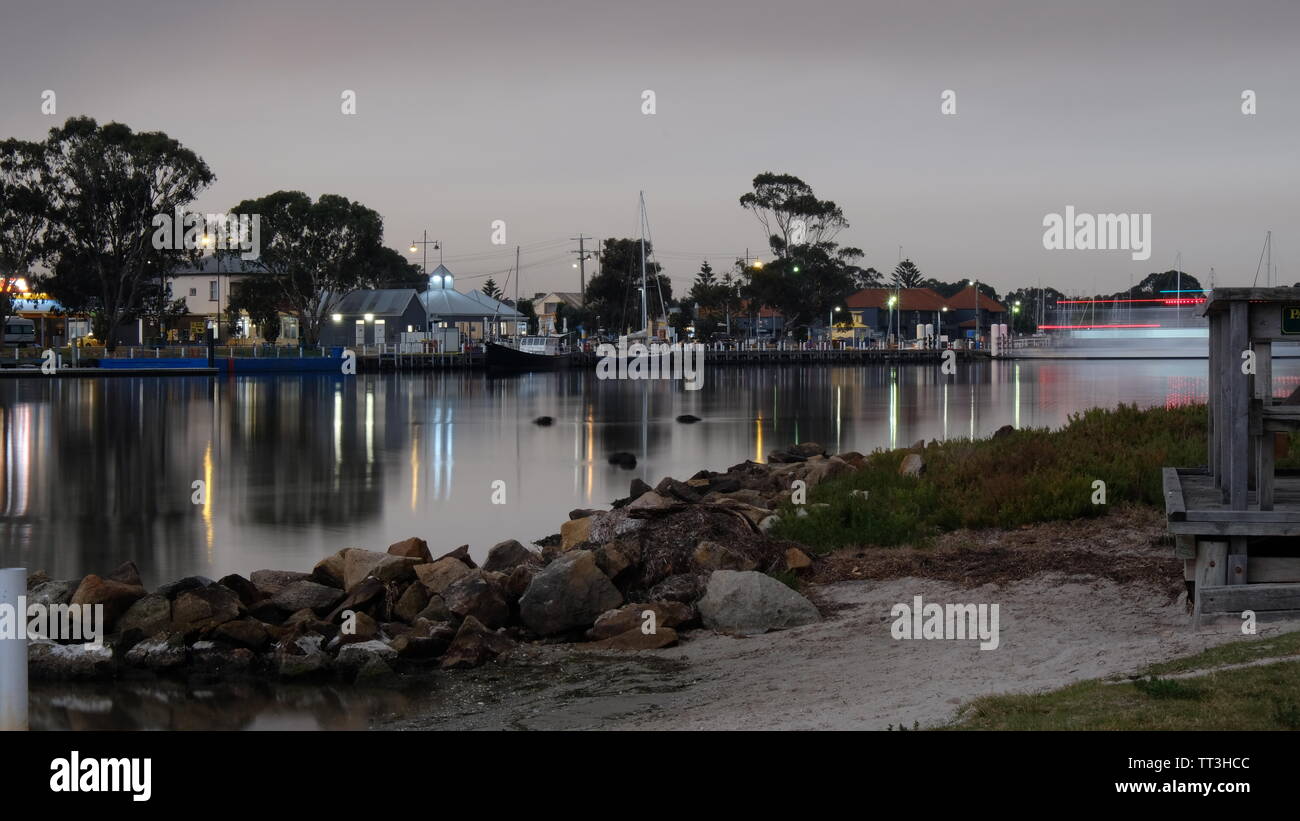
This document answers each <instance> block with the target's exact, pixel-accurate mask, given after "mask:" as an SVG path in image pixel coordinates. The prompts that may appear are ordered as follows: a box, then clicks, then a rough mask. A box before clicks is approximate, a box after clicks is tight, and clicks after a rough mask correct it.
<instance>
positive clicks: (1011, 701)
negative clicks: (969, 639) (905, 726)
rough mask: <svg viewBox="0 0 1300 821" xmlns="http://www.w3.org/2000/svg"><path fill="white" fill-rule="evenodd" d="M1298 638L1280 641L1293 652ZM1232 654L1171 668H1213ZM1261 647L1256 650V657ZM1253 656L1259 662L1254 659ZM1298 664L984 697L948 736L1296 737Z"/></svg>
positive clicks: (1299, 718)
mask: <svg viewBox="0 0 1300 821" xmlns="http://www.w3.org/2000/svg"><path fill="white" fill-rule="evenodd" d="M1297 641H1300V633H1290V634H1286V635H1284V636H1280V637H1277V638H1276V639H1269V640H1264V641H1260V642H1258V643H1256V642H1250V643H1244V642H1243V643H1241V645H1232V646H1233V647H1237V646H1247V647H1249V646H1250V645H1255V644H1259V645H1264V644H1266V643H1267V642H1277V644H1276V645H1274V649H1280V648H1281V647H1294V645H1295V643H1296V642H1297ZM1227 649H1229V648H1227V647H1221V648H1216V649H1215V650H1211V651H1207V652H1206V653H1201V654H1200V655H1198V656H1192V657H1190V658H1188V659H1180V660H1178V661H1175V662H1170V664H1172V665H1180V664H1186V663H1190V662H1192V661H1193V660H1195V659H1201V660H1202V661H1216V660H1219V659H1221V658H1223V656H1221V655H1219V654H1218V651H1221V650H1227ZM1258 649H1259V648H1256V650H1258ZM1256 655H1259V653H1258V652H1257V653H1256ZM1298 692H1300V660H1295V661H1281V662H1279V663H1277V664H1269V665H1262V666H1257V667H1243V668H1238V669H1235V670H1223V671H1219V672H1209V673H1206V674H1205V675H1202V676H1198V677H1195V678H1191V679H1179V680H1171V679H1162V678H1158V677H1150V678H1145V679H1138V680H1137V681H1132V682H1124V683H1122V684H1113V683H1111V684H1108V683H1106V682H1103V681H1099V680H1094V681H1084V682H1080V683H1078V684H1072V685H1070V686H1068V687H1064V688H1061V689H1059V690H1053V691H1051V692H1047V693H1036V694H1033V695H1006V696H986V697H984V698H980V699H976V700H975V701H972V702H971V703H970V704H968V705H966V706H965V707H963V708H962V709H961V710H960V711H959V713H958V715H957V719H956V720H955V722H954V723H953V724H951V725H949V726H948V727H945V728H943V729H949V730H1296V729H1300V702H1298V701H1297V695H1296V694H1297V693H1298Z"/></svg>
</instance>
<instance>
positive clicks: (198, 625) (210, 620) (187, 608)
mask: <svg viewBox="0 0 1300 821" xmlns="http://www.w3.org/2000/svg"><path fill="white" fill-rule="evenodd" d="M242 611H243V606H242V605H241V604H240V602H239V596H237V595H235V591H233V590H231V589H229V588H227V587H222V586H221V585H219V584H213V585H211V586H209V587H202V588H199V589H196V590H190V591H188V592H185V593H182V594H180V595H179V596H177V597H176V601H174V602H172V625H173V629H174V630H176V632H178V633H184V634H186V635H190V634H193V633H207V632H208V631H210V630H212V629H213V628H215V627H217V626H218V625H221V624H225V623H226V622H228V621H234V620H235V619H237V618H239V616H240V615H241V613H242Z"/></svg>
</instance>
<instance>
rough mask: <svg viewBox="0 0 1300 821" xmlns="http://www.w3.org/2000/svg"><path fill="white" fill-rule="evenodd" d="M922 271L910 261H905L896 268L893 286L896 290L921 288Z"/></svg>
mask: <svg viewBox="0 0 1300 821" xmlns="http://www.w3.org/2000/svg"><path fill="white" fill-rule="evenodd" d="M922 279H923V277H922V276H921V271H920V269H919V268H917V267H916V264H915V263H913V262H912V260H910V259H905V260H903V261H902V262H900V263H898V265H897V267H895V268H894V277H893V285H894V287H895V288H919V287H921V280H922Z"/></svg>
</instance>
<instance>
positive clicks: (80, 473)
mask: <svg viewBox="0 0 1300 821" xmlns="http://www.w3.org/2000/svg"><path fill="white" fill-rule="evenodd" d="M1289 364H1290V363H1286V364H1285V365H1284V364H1281V363H1280V366H1279V367H1280V368H1285V367H1287V365H1289ZM958 368H959V370H958V373H957V374H956V375H953V376H944V375H943V374H941V373H940V370H939V367H938V366H937V365H933V366H931V365H924V366H903V367H897V366H883V365H882V366H857V367H833V366H814V367H790V366H787V367H774V368H747V367H731V368H726V367H719V368H714V369H710V370H708V371H707V372H706V374H705V379H704V386H703V388H702V389H701V390H698V391H689V390H685V389H684V387H683V386H682V385H681V384H680V383H675V382H646V381H613V380H611V381H601V380H597V379H596V378H595V375H594V374H593V373H590V372H569V373H551V374H531V375H522V376H511V377H490V376H488V375H486V374H482V373H419V374H362V375H357V376H347V377H344V376H338V377H335V376H320V375H301V376H300V375H277V376H247V377H224V376H223V377H220V378H211V377H112V378H65V379H7V380H4V381H0V452H2V455H3V466H4V469H3V473H0V566H14V565H22V566H25V567H27V568H28V569H29V570H31V571H35V570H38V569H43V570H46V571H47V572H48V573H49V574H50V575H52V576H55V577H77V576H80V575H83V574H85V573H92V572H100V573H103V572H106V571H108V570H111V569H112V568H113V567H115V566H116V565H117V564H119V563H120V562H122V561H124V560H126V559H134V560H135V561H136V563H137V564H138V565H139V567H140V570H141V573H142V575H143V576H144V578H145V582H146V584H147V585H154V584H158V583H160V582H163V581H169V580H172V579H175V578H179V577H182V576H185V575H190V574H201V575H204V576H209V577H211V578H219V577H220V576H222V575H224V574H226V573H234V572H238V573H242V574H244V575H247V574H248V573H250V572H252V571H253V570H257V569H259V568H278V569H287V570H310V569H311V567H312V565H313V564H314V563H315V562H316V561H317V560H318V559H320V558H321V557H323V556H325V555H327V554H329V553H332V552H334V551H336V550H338V549H340V548H343V547H352V546H357V547H368V548H372V549H376V550H384V549H385V548H386V547H387V546H388V545H389V544H390V543H392V542H395V541H398V540H400V539H403V538H406V537H408V536H420V537H423V538H424V539H426V540H428V542H429V544H430V547H431V549H433V550H434V551H435V554H436V553H437V552H441V551H446V550H450V549H452V548H454V547H456V546H457V545H460V544H469V545H470V547H471V550H472V552H473V554H474V555H476V556H479V557H481V556H483V555H484V553H485V552H486V550H487V549H488V547H490V546H491V545H492V544H494V543H495V542H498V541H501V540H503V539H509V538H514V539H519V540H520V541H522V542H524V543H529V542H531V541H533V540H535V539H540V538H542V537H544V536H546V535H548V534H552V533H556V532H558V531H559V528H560V524H561V523H562V522H563V521H564V520H565V519H566V518H567V513H568V511H569V510H570V509H572V508H577V507H602V506H605V505H608V504H609V502H610V501H611V500H613V499H615V498H618V497H620V496H623V495H626V492H627V487H628V483H629V481H630V480H631V479H632V478H633V477H640V478H642V479H644V480H646V481H648V482H650V483H651V484H654V483H656V482H657V481H658V480H659V479H661V478H662V477H664V476H667V475H672V476H675V477H678V478H688V477H689V476H690V475H691V474H693V473H695V472H696V471H697V470H700V469H701V468H709V469H714V470H721V469H725V468H726V467H727V466H729V465H732V464H735V463H737V462H742V461H744V460H745V459H754V460H762V459H764V458H765V455H766V454H767V453H768V452H769V451H771V450H773V449H776V448H778V447H782V446H785V445H788V444H790V443H792V442H802V441H816V442H820V443H821V444H823V445H825V446H826V447H827V448H829V449H831V450H832V451H847V450H857V451H863V452H867V451H870V450H873V449H875V448H891V447H905V446H908V445H910V444H911V443H912V442H914V441H916V440H917V439H940V440H942V439H949V438H955V437H971V436H974V437H981V436H987V435H989V434H990V433H992V432H993V431H995V430H997V429H998V428H999V427H1001V426H1003V425H1008V424H1009V425H1014V426H1016V427H1059V426H1060V425H1062V424H1064V423H1065V422H1066V421H1067V419H1068V417H1069V415H1070V414H1072V413H1075V412H1077V411H1080V410H1083V409H1085V408H1089V407H1094V406H1104V407H1110V406H1114V405H1116V404H1118V403H1120V402H1126V403H1136V404H1139V405H1142V406H1151V405H1175V404H1182V403H1188V402H1197V401H1204V398H1205V392H1206V379H1205V371H1206V363H1205V361H1204V360H1144V361H1118V362H1117V361H1077V360H1076V361H1004V362H981V363H969V364H965V363H964V364H960V365H959V366H958ZM687 413H689V414H694V415H696V416H699V417H701V418H702V420H703V421H701V422H699V423H696V424H691V425H688V424H682V423H678V422H676V421H675V418H676V417H677V416H678V415H679V414H687ZM539 416H551V417H553V418H554V420H555V421H554V424H553V425H551V426H549V427H541V426H538V425H535V424H533V420H534V419H535V418H536V417H539ZM615 451H630V452H631V453H633V454H635V455H636V457H637V459H638V463H637V466H636V468H635V469H632V470H627V469H623V468H620V467H615V466H613V465H610V464H609V463H608V461H607V460H608V457H609V455H610V454H611V453H613V452H615ZM199 482H201V483H203V484H202V485H196V483H199ZM204 490H205V491H206V495H204V494H203V493H202V491H204ZM502 501H503V502H504V503H500V504H498V503H496V502H502Z"/></svg>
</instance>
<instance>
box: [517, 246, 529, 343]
mask: <svg viewBox="0 0 1300 821" xmlns="http://www.w3.org/2000/svg"><path fill="white" fill-rule="evenodd" d="M515 313H516V314H518V313H519V246H518V245H516V246H515ZM527 330H528V329H527V328H525V329H524V331H525V332H527ZM515 347H516V348H517V347H519V320H518V319H516V320H515Z"/></svg>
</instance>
